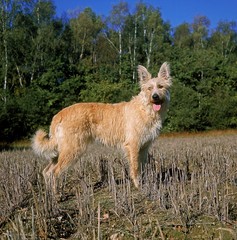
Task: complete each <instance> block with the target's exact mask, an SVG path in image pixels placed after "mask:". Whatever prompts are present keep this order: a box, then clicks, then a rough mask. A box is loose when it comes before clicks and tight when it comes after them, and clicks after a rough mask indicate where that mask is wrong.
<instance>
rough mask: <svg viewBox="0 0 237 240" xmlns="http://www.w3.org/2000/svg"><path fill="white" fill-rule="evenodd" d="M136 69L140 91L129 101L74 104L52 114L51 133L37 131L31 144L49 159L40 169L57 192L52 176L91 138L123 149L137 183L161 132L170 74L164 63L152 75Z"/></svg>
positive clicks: (54, 176)
mask: <svg viewBox="0 0 237 240" xmlns="http://www.w3.org/2000/svg"><path fill="white" fill-rule="evenodd" d="M137 71H138V78H139V84H140V89H141V91H140V93H139V94H138V95H137V96H135V97H133V98H132V99H131V101H129V102H121V103H116V104H106V103H77V104H74V105H71V106H69V107H66V108H64V109H63V110H61V111H60V112H59V113H57V114H56V115H55V116H54V117H53V119H52V122H51V125H50V132H49V134H47V133H46V132H45V131H44V130H38V131H37V132H36V134H35V135H34V137H33V139H32V148H33V150H34V152H35V153H36V154H37V155H41V156H44V157H45V158H47V159H49V160H50V163H49V165H48V166H47V167H46V168H45V169H44V170H43V176H44V179H45V182H46V187H47V186H48V187H49V185H50V183H52V185H53V186H51V187H53V189H54V191H56V179H57V178H58V177H59V175H60V174H61V173H62V172H63V171H65V170H66V169H67V168H68V167H69V166H70V165H71V164H72V163H74V162H75V161H76V159H78V158H79V157H81V156H82V154H83V153H84V152H85V151H86V149H87V146H88V145H89V144H90V143H91V142H93V141H99V142H101V143H102V144H105V145H108V146H116V147H119V148H122V149H123V150H124V153H125V155H126V157H127V159H128V161H129V168H130V177H131V179H132V181H133V183H134V185H135V187H136V188H138V187H139V176H140V173H141V171H142V169H143V167H144V165H145V164H146V162H147V157H148V156H147V155H148V149H149V147H150V146H151V143H152V142H153V141H154V140H155V139H156V138H157V136H158V135H159V133H160V130H161V127H162V122H163V121H164V118H165V114H166V112H167V109H168V105H169V101H170V93H169V89H170V87H171V85H172V79H171V76H170V67H169V64H168V63H167V62H165V63H163V64H162V66H161V67H160V70H159V72H158V75H157V77H155V78H152V77H151V74H150V73H149V72H148V70H147V69H146V68H145V67H143V66H141V65H139V66H138V68H137ZM51 187H50V188H51Z"/></svg>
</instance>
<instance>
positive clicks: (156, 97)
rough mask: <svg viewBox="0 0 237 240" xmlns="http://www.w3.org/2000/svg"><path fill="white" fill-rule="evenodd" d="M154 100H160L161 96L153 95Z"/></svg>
mask: <svg viewBox="0 0 237 240" xmlns="http://www.w3.org/2000/svg"><path fill="white" fill-rule="evenodd" d="M152 98H153V99H154V100H155V101H158V100H159V99H160V97H159V95H158V94H157V93H154V94H153V95H152Z"/></svg>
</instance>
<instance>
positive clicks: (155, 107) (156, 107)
mask: <svg viewBox="0 0 237 240" xmlns="http://www.w3.org/2000/svg"><path fill="white" fill-rule="evenodd" d="M160 108H161V105H157V104H153V110H154V111H155V112H157V111H159V110H160Z"/></svg>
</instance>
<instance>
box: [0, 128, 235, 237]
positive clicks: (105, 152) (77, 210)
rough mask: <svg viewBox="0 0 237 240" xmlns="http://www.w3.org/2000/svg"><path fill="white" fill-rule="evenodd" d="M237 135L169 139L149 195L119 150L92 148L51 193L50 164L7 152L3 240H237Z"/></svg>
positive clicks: (157, 153)
mask: <svg viewBox="0 0 237 240" xmlns="http://www.w3.org/2000/svg"><path fill="white" fill-rule="evenodd" d="M236 143H237V133H236V132H233V131H232V132H221V133H218V132H217V133H215V134H197V135H195V134H193V135H191V134H186V135H172V136H171V135H170V136H169V135H168V136H163V137H160V138H159V139H158V141H157V142H156V143H155V144H154V146H153V148H152V150H151V151H150V155H149V160H150V161H149V164H148V165H147V169H145V170H144V174H143V180H141V189H140V190H136V189H135V188H134V187H133V185H132V183H131V181H130V179H129V177H128V164H127V162H126V160H125V159H124V157H123V155H122V154H121V153H120V152H119V151H115V150H114V149H107V148H104V147H101V146H96V145H94V146H92V147H91V148H90V149H89V150H88V152H87V154H86V155H85V156H84V157H83V158H82V159H80V160H78V162H77V163H76V164H75V166H74V167H73V168H71V169H70V170H69V171H68V172H67V173H65V174H64V175H63V176H62V177H61V178H60V181H59V186H58V195H57V196H53V195H51V194H50V193H48V194H46V193H45V186H44V180H43V178H42V175H41V172H42V169H43V168H44V167H45V165H46V164H47V162H46V160H43V159H40V158H37V157H35V156H34V155H33V153H32V151H31V150H30V149H25V150H24V149H23V150H11V151H2V152H0V206H1V211H0V238H1V239H14V240H15V239H113V240H115V239H117V240H118V239H237V145H236Z"/></svg>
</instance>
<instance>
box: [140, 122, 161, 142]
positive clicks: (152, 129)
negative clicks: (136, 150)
mask: <svg viewBox="0 0 237 240" xmlns="http://www.w3.org/2000/svg"><path fill="white" fill-rule="evenodd" d="M161 127H162V122H161V119H157V120H156V121H154V122H151V123H150V124H148V125H147V126H146V127H145V128H144V130H143V133H142V136H141V145H144V144H146V143H147V142H151V141H154V140H155V138H156V137H157V136H158V135H159V133H160V129H161Z"/></svg>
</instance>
